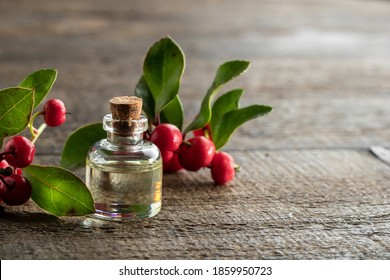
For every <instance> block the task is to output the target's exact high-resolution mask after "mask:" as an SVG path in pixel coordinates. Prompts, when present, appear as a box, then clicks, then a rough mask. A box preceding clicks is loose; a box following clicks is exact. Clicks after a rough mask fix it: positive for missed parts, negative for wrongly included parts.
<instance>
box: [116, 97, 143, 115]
mask: <svg viewBox="0 0 390 280" xmlns="http://www.w3.org/2000/svg"><path fill="white" fill-rule="evenodd" d="M109 103H110V111H111V115H112V118H113V119H114V120H120V121H130V120H138V119H139V118H140V116H141V112H142V99H141V98H138V97H136V96H117V97H113V98H111V99H110V101H109Z"/></svg>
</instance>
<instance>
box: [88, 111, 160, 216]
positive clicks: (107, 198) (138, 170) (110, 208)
mask: <svg viewBox="0 0 390 280" xmlns="http://www.w3.org/2000/svg"><path fill="white" fill-rule="evenodd" d="M147 127H148V120H147V118H145V117H144V116H140V117H139V119H135V120H117V119H113V117H112V114H108V115H106V116H105V117H104V118H103V128H104V129H105V130H106V131H107V139H102V140H100V141H98V142H97V143H95V144H94V145H93V146H92V147H91V149H90V151H89V153H88V155H87V159H86V162H87V164H86V185H87V186H88V188H89V190H90V191H91V193H92V196H93V199H94V201H95V209H96V212H95V214H94V216H95V217H97V218H102V219H106V220H126V219H134V218H147V217H152V216H154V215H156V214H157V213H158V212H159V211H160V209H161V194H162V159H161V155H160V151H159V150H158V148H157V147H156V146H155V145H154V144H153V143H152V142H150V141H147V140H144V139H143V133H144V132H145V131H146V130H147Z"/></svg>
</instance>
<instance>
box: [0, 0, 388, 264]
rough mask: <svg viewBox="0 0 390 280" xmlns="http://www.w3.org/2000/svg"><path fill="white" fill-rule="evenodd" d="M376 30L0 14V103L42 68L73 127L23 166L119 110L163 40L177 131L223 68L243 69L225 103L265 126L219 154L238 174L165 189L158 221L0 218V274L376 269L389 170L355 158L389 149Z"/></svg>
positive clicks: (330, 14)
mask: <svg viewBox="0 0 390 280" xmlns="http://www.w3.org/2000/svg"><path fill="white" fill-rule="evenodd" d="M389 15H390V2H388V1H368V0H365V1H363V0H360V1H358V0H341V1H340V0H281V1H274V0H264V1H257V0H240V1H235V0H227V1H222V0H214V1H207V0H198V1H180V0H174V1H158V0H153V1H144V0H134V1H125V0H122V1H114V2H112V1H103V0H101V1H93V0H88V1H76V0H71V1H48V0H38V1H27V0H13V1H8V0H3V1H1V2H0V87H1V88H5V87H10V86H14V85H16V84H18V83H19V81H20V80H21V79H22V78H23V77H24V76H25V75H27V74H28V73H30V72H33V71H35V70H38V69H41V68H57V69H58V71H59V74H58V78H57V81H56V83H55V85H54V87H53V89H52V92H51V96H52V97H56V98H60V99H63V100H64V102H65V103H66V104H67V108H68V110H69V111H71V112H72V115H71V116H69V118H68V121H67V122H66V124H64V125H63V126H62V127H61V128H56V129H47V130H46V131H45V134H44V135H45V136H44V137H42V138H41V139H40V140H39V143H38V145H37V155H36V160H35V162H36V163H42V164H58V163H59V159H60V154H61V151H62V147H63V144H64V141H65V139H66V137H67V136H68V135H69V133H70V132H71V131H72V130H74V129H75V128H77V127H78V126H80V125H83V124H86V123H89V122H94V121H100V120H101V118H102V116H103V115H104V114H106V113H107V100H108V99H109V98H111V97H113V96H116V95H125V94H133V92H134V90H133V89H134V86H135V84H136V82H137V80H138V78H139V77H140V73H141V65H142V62H143V58H144V55H145V53H146V50H147V49H148V48H149V46H151V44H152V43H153V42H155V41H156V40H158V39H159V38H161V37H164V36H166V35H171V36H172V37H173V38H174V39H175V40H176V41H177V42H178V43H179V44H180V45H181V46H182V48H183V50H184V52H185V54H186V59H187V66H186V72H185V74H184V78H183V82H182V86H181V91H180V96H181V98H182V100H183V103H184V107H185V110H186V120H185V121H186V123H189V122H190V121H191V120H192V118H193V117H194V115H195V114H196V112H197V111H198V108H199V105H200V101H201V98H202V96H203V95H204V93H205V92H206V90H207V88H208V87H209V85H210V83H211V81H212V79H213V77H214V73H215V71H216V69H217V67H218V66H219V65H220V64H221V63H223V62H225V61H227V60H231V59H247V60H250V61H251V62H252V66H251V69H250V70H249V72H248V73H246V74H245V75H244V76H242V77H240V78H238V79H237V80H236V81H234V82H233V83H231V84H230V85H229V86H227V88H226V90H227V89H228V88H233V87H243V88H245V90H246V93H245V95H244V97H243V100H242V103H243V105H248V104H253V103H257V104H267V105H271V106H273V107H274V108H275V110H274V111H273V112H272V114H270V115H268V116H266V117H264V118H259V119H256V120H253V121H251V122H249V123H247V124H246V125H244V126H243V127H241V128H240V129H239V130H238V131H237V132H236V134H235V135H234V136H233V138H232V140H231V142H230V143H229V144H228V145H227V146H226V147H225V148H224V150H225V151H228V152H230V153H231V154H232V155H233V156H234V158H235V161H236V162H237V163H238V164H240V165H241V171H240V172H239V173H238V174H237V176H236V178H235V179H234V181H233V182H231V183H229V184H228V185H227V186H215V185H214V184H213V182H212V180H211V176H210V174H209V171H208V170H203V171H201V172H197V173H191V172H185V171H183V172H180V173H178V174H173V175H165V176H164V185H163V188H164V191H163V208H162V211H161V213H160V214H159V215H157V216H156V217H155V218H152V219H147V220H142V221H131V222H128V223H116V222H103V221H99V220H94V219H91V218H89V217H77V218H74V217H70V218H55V217H53V216H50V215H48V214H46V213H45V212H43V211H42V210H40V209H38V208H37V207H36V206H34V204H33V202H29V203H28V204H27V205H26V206H21V207H13V208H12V207H7V209H6V212H5V213H4V214H3V215H2V216H1V217H0V228H1V229H0V258H1V259H390V166H388V165H386V164H385V163H383V162H381V161H380V160H378V159H377V158H376V157H374V156H373V155H372V154H371V153H370V152H369V150H368V148H369V147H370V146H371V145H382V146H385V147H387V148H390V116H389V113H390V79H389V77H390V48H389V45H390V37H389V34H390V16H389ZM80 174H81V175H82V171H81V173H80Z"/></svg>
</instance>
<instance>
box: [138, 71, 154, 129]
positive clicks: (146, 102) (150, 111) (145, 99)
mask: <svg viewBox="0 0 390 280" xmlns="http://www.w3.org/2000/svg"><path fill="white" fill-rule="evenodd" d="M135 96H137V97H139V98H142V110H143V111H144V113H145V115H146V117H147V118H148V119H149V120H151V121H152V122H154V121H155V115H154V99H153V95H152V93H151V92H150V89H149V88H148V85H147V84H146V81H145V78H144V76H142V77H141V78H140V79H139V81H138V83H137V85H136V86H135Z"/></svg>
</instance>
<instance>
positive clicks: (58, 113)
mask: <svg viewBox="0 0 390 280" xmlns="http://www.w3.org/2000/svg"><path fill="white" fill-rule="evenodd" d="M43 112H44V115H43V118H44V120H45V123H46V124H47V125H48V126H59V125H61V124H63V123H64V122H65V120H66V108H65V105H64V102H62V101H61V100H59V99H50V100H48V101H47V102H46V103H45V105H44V107H43Z"/></svg>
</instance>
